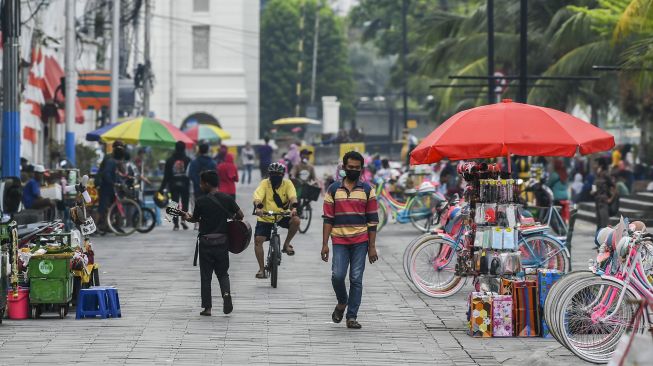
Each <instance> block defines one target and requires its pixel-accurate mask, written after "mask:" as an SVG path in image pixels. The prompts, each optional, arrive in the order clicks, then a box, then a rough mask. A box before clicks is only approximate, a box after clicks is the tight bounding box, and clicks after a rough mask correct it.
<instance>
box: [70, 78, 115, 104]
mask: <svg viewBox="0 0 653 366" xmlns="http://www.w3.org/2000/svg"><path fill="white" fill-rule="evenodd" d="M77 97H78V98H79V101H80V103H81V104H82V108H84V109H95V110H99V109H102V108H103V107H105V108H109V106H110V105H111V72H110V71H107V70H92V71H80V72H79V80H78V82H77Z"/></svg>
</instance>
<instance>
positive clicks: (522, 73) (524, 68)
mask: <svg viewBox="0 0 653 366" xmlns="http://www.w3.org/2000/svg"><path fill="white" fill-rule="evenodd" d="M519 15H520V21H519V94H518V95H517V101H518V102H520V103H526V100H527V99H528V88H527V84H526V83H527V82H528V0H521V6H520V9H519Z"/></svg>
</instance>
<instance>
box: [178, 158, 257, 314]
mask: <svg viewBox="0 0 653 366" xmlns="http://www.w3.org/2000/svg"><path fill="white" fill-rule="evenodd" d="M200 189H201V190H202V192H203V193H205V196H202V197H200V198H199V199H198V200H197V201H196V202H195V211H194V212H193V214H192V215H191V214H189V213H185V217H186V220H187V221H189V222H199V224H200V227H199V240H198V241H199V243H198V248H199V249H198V248H196V249H198V250H196V251H195V259H197V255H198V252H199V259H200V276H201V280H202V308H204V310H203V311H202V312H201V313H200V315H205V316H211V308H212V302H211V279H212V275H213V273H214V272H215V274H216V276H217V277H218V282H219V283H220V291H221V292H222V299H223V302H224V305H223V311H224V313H225V314H229V313H231V311H232V310H233V304H232V302H231V289H230V285H229V273H228V270H229V248H228V243H227V220H228V219H234V220H242V219H243V217H244V215H243V212H242V211H241V210H240V207H238V205H237V204H236V201H234V199H233V198H231V197H230V196H228V195H226V194H224V193H221V192H218V174H217V173H216V171H215V170H207V171H204V172H202V173H201V174H200ZM195 264H196V262H194V265H195Z"/></svg>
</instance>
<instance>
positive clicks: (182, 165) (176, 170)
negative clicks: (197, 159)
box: [172, 159, 186, 177]
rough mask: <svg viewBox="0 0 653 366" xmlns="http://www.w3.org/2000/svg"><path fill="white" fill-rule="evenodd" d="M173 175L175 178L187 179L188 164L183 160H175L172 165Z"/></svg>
mask: <svg viewBox="0 0 653 366" xmlns="http://www.w3.org/2000/svg"><path fill="white" fill-rule="evenodd" d="M172 175H173V176H174V177H185V176H186V162H185V161H183V160H182V159H179V160H175V162H174V163H173V164H172Z"/></svg>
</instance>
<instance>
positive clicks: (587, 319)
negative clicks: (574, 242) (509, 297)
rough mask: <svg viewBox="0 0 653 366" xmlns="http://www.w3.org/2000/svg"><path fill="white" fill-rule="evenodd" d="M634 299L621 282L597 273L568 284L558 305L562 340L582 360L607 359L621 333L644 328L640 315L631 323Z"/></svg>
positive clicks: (634, 309)
mask: <svg viewBox="0 0 653 366" xmlns="http://www.w3.org/2000/svg"><path fill="white" fill-rule="evenodd" d="M637 299H638V296H637V295H636V294H635V293H634V292H633V291H632V290H630V289H629V288H624V286H623V284H621V283H619V282H616V281H612V280H610V279H608V278H601V277H598V276H596V277H594V278H591V279H587V280H585V281H580V282H578V283H576V284H574V285H572V286H570V287H569V290H568V291H567V294H566V296H565V297H564V298H562V301H561V302H560V304H559V305H558V309H559V310H560V311H559V314H560V317H559V319H558V324H557V325H558V327H560V328H561V329H564V330H565V331H564V332H562V333H561V336H562V338H563V342H564V343H563V344H565V345H566V346H567V347H568V348H569V349H570V350H571V351H572V352H573V353H574V354H576V355H577V356H578V357H580V358H582V359H583V360H585V361H588V362H594V363H605V362H607V361H608V360H610V358H611V357H612V354H613V353H614V350H615V348H616V347H617V344H618V343H619V339H620V338H621V336H622V335H624V334H625V333H626V332H628V331H632V330H635V331H636V332H643V330H644V328H645V327H644V326H643V325H644V323H643V319H641V320H640V322H639V323H638V324H635V326H634V327H631V326H630V322H631V320H632V319H633V317H634V316H635V313H636V312H637V307H638V305H637V304H635V303H631V301H634V300H637Z"/></svg>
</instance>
